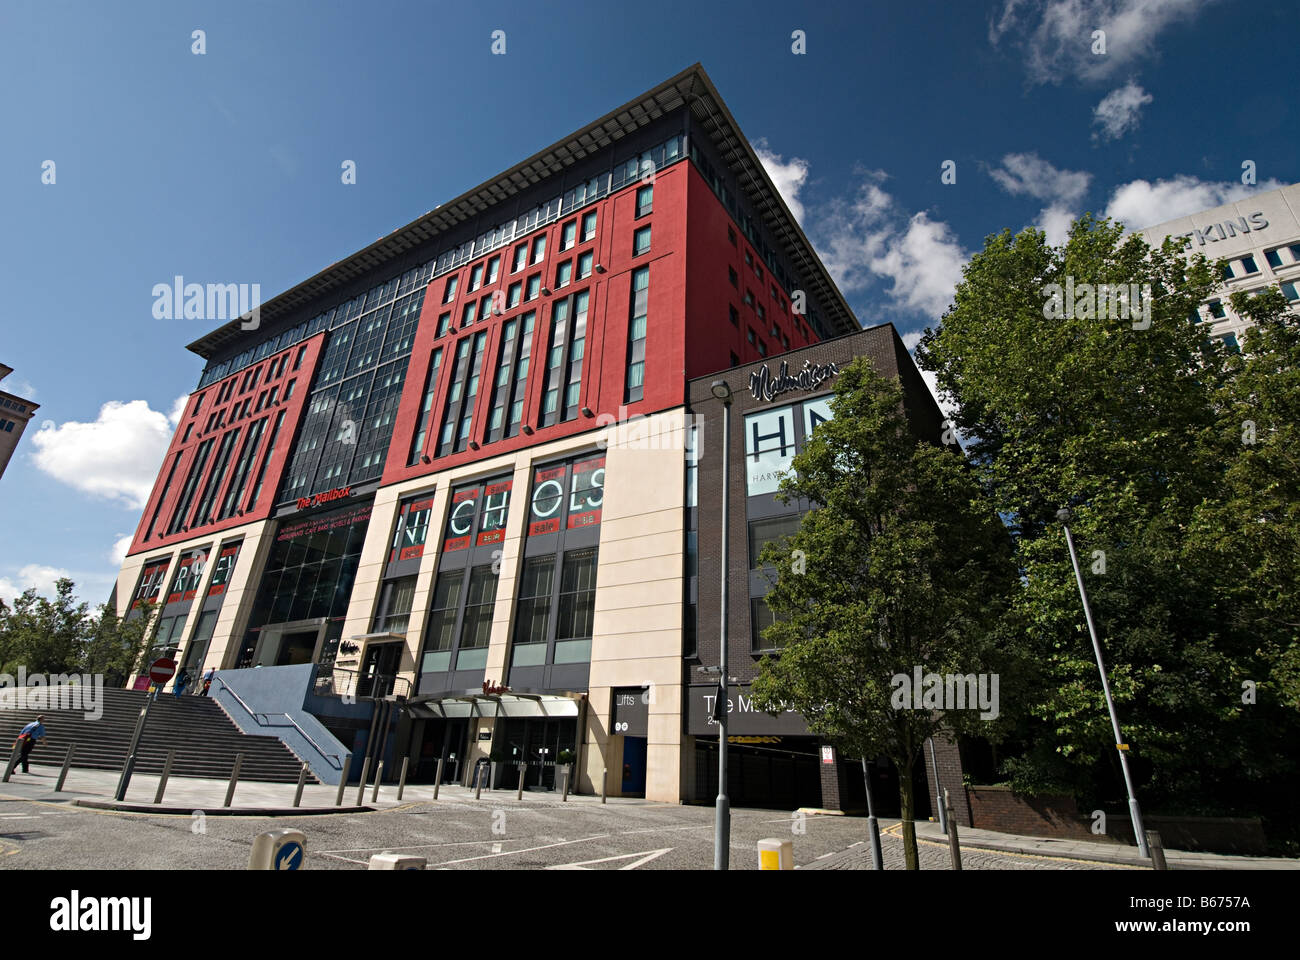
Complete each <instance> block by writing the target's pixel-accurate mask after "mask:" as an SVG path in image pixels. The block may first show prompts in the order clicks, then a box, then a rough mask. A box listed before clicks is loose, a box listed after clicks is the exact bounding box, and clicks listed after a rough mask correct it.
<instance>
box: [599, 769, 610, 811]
mask: <svg viewBox="0 0 1300 960" xmlns="http://www.w3.org/2000/svg"><path fill="white" fill-rule="evenodd" d="M608 796H609V767H602V768H601V771H600V802H601V803H604V802H605V798H606V797H608Z"/></svg>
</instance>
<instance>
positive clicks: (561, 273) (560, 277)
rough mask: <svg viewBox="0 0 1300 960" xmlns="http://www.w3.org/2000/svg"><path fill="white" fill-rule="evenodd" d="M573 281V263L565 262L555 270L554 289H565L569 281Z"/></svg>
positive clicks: (570, 261)
mask: <svg viewBox="0 0 1300 960" xmlns="http://www.w3.org/2000/svg"><path fill="white" fill-rule="evenodd" d="M572 279H573V261H572V260H565V261H564V262H563V263H562V264H560V265H559V266H558V267H556V268H555V288H556V289H557V290H558V289H559V288H560V287H567V286H568V285H569V281H570V280H572Z"/></svg>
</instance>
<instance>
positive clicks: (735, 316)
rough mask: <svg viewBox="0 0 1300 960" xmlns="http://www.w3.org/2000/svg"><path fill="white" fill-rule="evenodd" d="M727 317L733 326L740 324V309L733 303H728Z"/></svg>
mask: <svg viewBox="0 0 1300 960" xmlns="http://www.w3.org/2000/svg"><path fill="white" fill-rule="evenodd" d="M727 319H728V320H730V321H731V325H732V326H733V327H738V326H740V311H738V310H737V309H736V308H735V307H734V306H732V305H731V304H727Z"/></svg>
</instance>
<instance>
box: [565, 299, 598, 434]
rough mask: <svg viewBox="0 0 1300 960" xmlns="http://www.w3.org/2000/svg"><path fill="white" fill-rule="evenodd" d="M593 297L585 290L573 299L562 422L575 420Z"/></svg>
mask: <svg viewBox="0 0 1300 960" xmlns="http://www.w3.org/2000/svg"><path fill="white" fill-rule="evenodd" d="M590 297H591V293H590V291H588V290H583V291H582V292H581V293H579V294H577V295H575V296H574V298H573V330H572V332H571V333H570V335H569V362H568V371H567V375H566V377H565V385H564V403H563V406H564V413H563V415H562V416H561V417H560V419H561V420H575V419H577V416H578V400H579V396H580V394H581V390H582V358H583V353H584V350H585V345H586V339H587V302H588V300H589V299H590Z"/></svg>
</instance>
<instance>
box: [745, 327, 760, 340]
mask: <svg viewBox="0 0 1300 960" xmlns="http://www.w3.org/2000/svg"><path fill="white" fill-rule="evenodd" d="M747 339H748V340H749V342H750V343H757V342H758V337H756V336H755V335H754V328H753V327H750V328H749V332H748V334H747Z"/></svg>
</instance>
